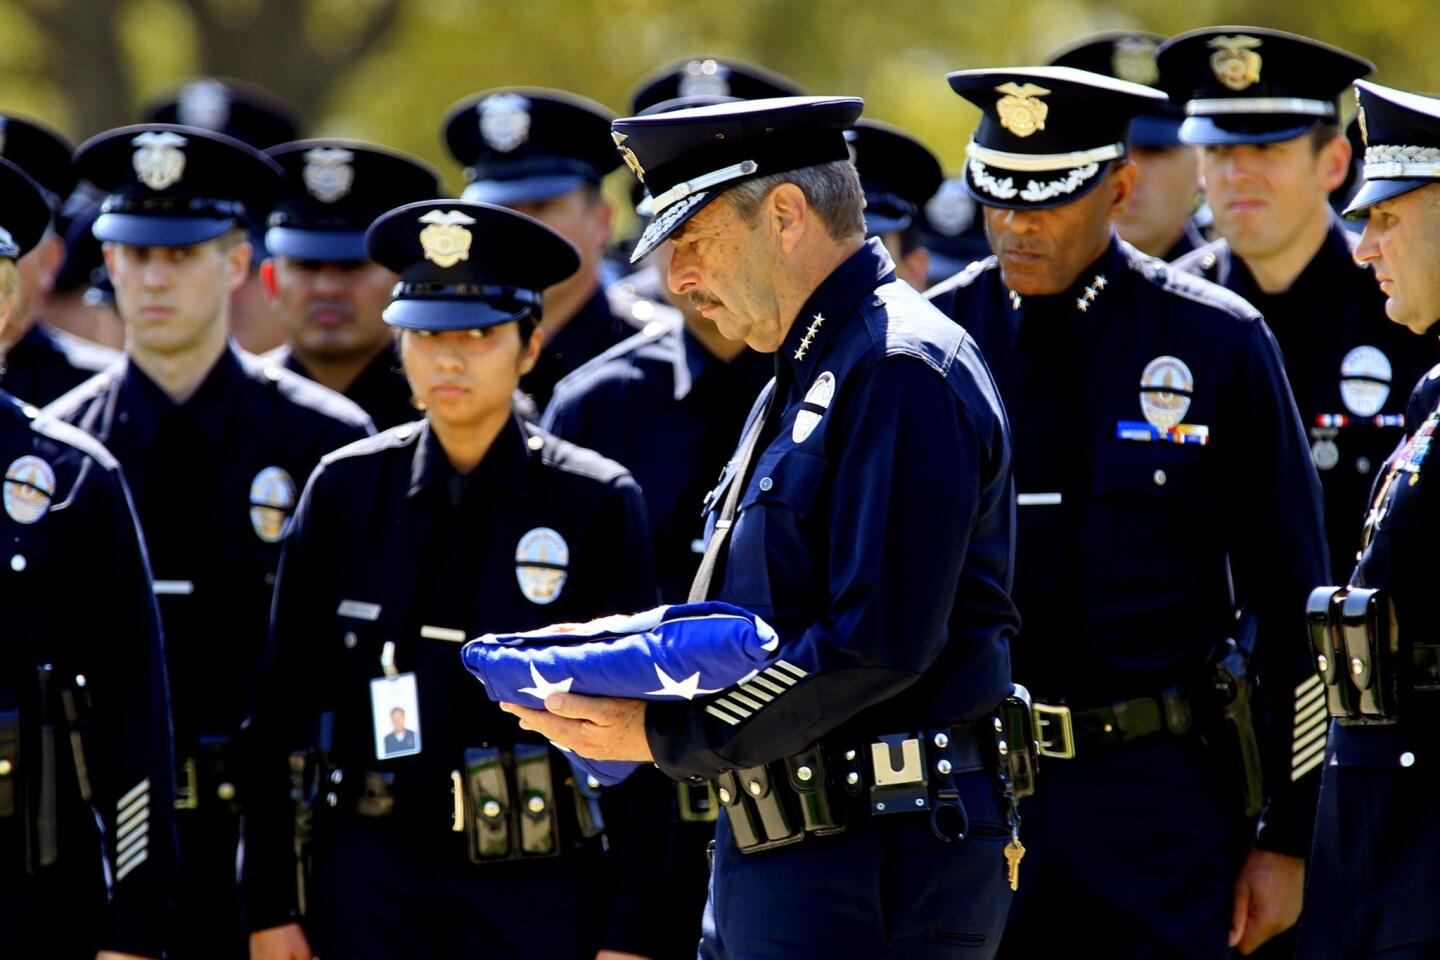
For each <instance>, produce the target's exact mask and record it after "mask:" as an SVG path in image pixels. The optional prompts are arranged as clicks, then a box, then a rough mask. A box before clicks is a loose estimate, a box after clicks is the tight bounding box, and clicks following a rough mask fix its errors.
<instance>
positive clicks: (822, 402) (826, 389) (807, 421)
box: [790, 370, 835, 443]
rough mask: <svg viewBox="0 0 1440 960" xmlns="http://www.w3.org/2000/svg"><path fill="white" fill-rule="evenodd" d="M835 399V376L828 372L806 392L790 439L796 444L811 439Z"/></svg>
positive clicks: (821, 375) (791, 429) (791, 430)
mask: <svg viewBox="0 0 1440 960" xmlns="http://www.w3.org/2000/svg"><path fill="white" fill-rule="evenodd" d="M834 399H835V374H833V373H831V372H830V371H829V370H826V371H825V372H824V373H822V374H820V376H818V377H816V378H815V382H814V383H812V384H811V385H810V389H809V390H807V391H805V399H804V400H802V401H801V402H800V410H799V412H797V413H796V414H795V425H794V426H793V427H791V428H790V439H791V440H792V441H794V442H795V443H804V442H805V441H806V440H807V439H809V437H810V434H812V433H814V432H815V428H816V427H818V426H819V425H820V420H821V419H822V418H823V417H824V416H825V411H826V410H828V409H830V401H831V400H834Z"/></svg>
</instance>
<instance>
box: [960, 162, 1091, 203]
mask: <svg viewBox="0 0 1440 960" xmlns="http://www.w3.org/2000/svg"><path fill="white" fill-rule="evenodd" d="M1109 164H1110V161H1108V160H1106V161H1104V162H1102V163H1101V164H1100V169H1099V170H1097V171H1096V172H1095V173H1094V174H1092V175H1091V176H1090V179H1088V180H1086V181H1084V182H1083V183H1080V184H1078V185H1077V186H1076V187H1075V188H1074V189H1073V190H1069V191H1066V190H1054V189H1053V188H1051V186H1050V185H1051V184H1052V183H1055V182H1057V181H1063V180H1064V179H1065V178H1066V177H1067V176H1068V175H1069V173H1070V171H1069V170H1056V171H1045V172H1040V173H1036V172H1033V171H1026V172H1021V171H1015V170H1002V169H1000V168H999V167H987V168H986V170H987V172H988V173H989V175H990V177H991V178H993V179H994V180H995V181H998V183H997V186H1001V185H1003V184H1005V182H1006V181H1009V183H1010V186H1011V189H1013V193H1012V194H1011V196H1008V197H1003V196H996V195H995V194H993V193H989V192H987V191H985V190H982V189H980V188H979V187H978V186H976V183H975V174H974V172H973V171H972V170H971V169H970V164H968V163H967V164H966V165H965V190H966V191H967V192H968V193H969V194H970V196H971V197H973V198H974V199H975V202H977V203H980V204H983V205H984V206H987V207H999V208H1001V209H1002V210H1046V209H1049V208H1050V207H1059V206H1063V205H1065V204H1067V203H1069V202H1070V201H1072V200H1078V199H1080V198H1081V197H1083V196H1085V194H1087V193H1089V192H1090V191H1091V190H1094V189H1095V188H1096V187H1097V186H1098V185H1099V184H1100V183H1101V181H1103V180H1104V179H1105V174H1106V172H1107V170H1108V169H1109ZM1039 177H1049V178H1050V179H1048V180H1038V178H1039ZM1037 186H1038V187H1039V194H1040V197H1038V198H1036V199H1027V198H1026V196H1025V194H1026V193H1030V192H1032V190H1033V188H1035V187H1037ZM1004 192H1007V193H1010V192H1011V191H1010V190H1005V191H1004ZM1047 194H1048V195H1047Z"/></svg>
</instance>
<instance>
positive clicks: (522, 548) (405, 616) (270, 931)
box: [247, 200, 668, 960]
mask: <svg viewBox="0 0 1440 960" xmlns="http://www.w3.org/2000/svg"><path fill="white" fill-rule="evenodd" d="M367 244H368V248H369V254H370V257H371V259H373V260H375V261H376V262H378V263H381V264H383V265H384V266H386V267H389V268H390V269H391V270H394V271H395V272H396V273H398V274H400V278H401V281H400V283H399V284H398V285H397V286H396V288H395V291H394V299H393V301H392V302H391V304H390V306H389V307H388V308H387V309H386V311H385V314H384V316H385V321H386V322H387V323H389V324H390V325H392V326H394V327H398V328H399V330H400V352H401V360H402V364H403V366H404V370H405V375H406V377H407V378H408V379H409V381H410V386H411V389H412V391H413V393H414V395H415V397H416V398H418V399H419V400H421V401H422V402H423V403H424V406H425V418H424V420H422V421H421V422H419V423H415V424H408V425H404V426H399V427H396V428H393V429H391V430H388V431H386V432H384V433H381V434H380V435H378V436H376V437H373V438H370V439H368V440H365V441H362V442H359V443H355V444H352V445H351V446H349V447H345V448H343V449H341V450H339V451H337V452H335V453H333V454H331V455H330V456H328V457H327V458H325V460H324V461H323V462H322V463H321V465H320V466H319V467H318V468H317V469H316V471H315V473H314V474H313V475H312V476H311V478H310V482H309V484H308V486H307V488H306V491H305V494H304V496H303V498H302V501H301V504H300V506H299V508H298V510H297V512H296V515H295V520H294V526H293V528H292V529H291V531H290V535H289V540H288V542H287V545H286V548H285V556H284V560H283V563H282V567H281V573H280V578H279V582H278V584H277V587H276V601H275V610H274V618H273V623H272V640H271V644H272V649H271V666H272V671H271V679H270V680H269V681H268V682H267V684H266V692H265V693H262V698H261V701H260V704H259V706H258V707H257V715H256V720H255V726H256V730H257V736H258V739H259V742H260V744H261V746H260V748H259V749H260V751H261V756H260V757H259V763H260V766H261V771H260V774H259V777H260V778H262V779H261V782H259V783H257V795H260V796H263V798H264V803H263V809H262V810H260V811H257V815H256V816H255V817H254V818H253V820H252V827H251V834H250V837H249V839H248V841H247V858H248V860H249V864H248V872H249V874H250V876H249V877H248V880H247V888H248V892H249V899H250V909H251V930H252V931H255V932H254V933H253V934H252V952H253V955H254V956H255V957H256V958H308V957H310V956H311V954H310V947H309V944H308V943H307V942H306V937H309V938H311V942H312V943H313V944H314V947H315V949H316V951H317V952H319V953H320V955H321V956H325V957H346V958H366V957H395V956H417V957H418V956H424V957H435V958H445V957H459V956H462V955H463V956H467V957H469V956H481V955H483V956H485V957H494V958H500V957H518V956H521V955H527V956H545V957H554V958H560V960H563V958H583V960H591V958H593V957H597V956H598V957H605V958H619V957H626V956H641V955H647V954H649V953H650V947H649V945H648V944H647V942H646V937H647V936H648V933H647V931H646V929H645V927H646V926H647V924H646V923H645V916H646V912H647V910H646V908H647V905H648V901H647V899H646V898H648V897H651V896H653V893H654V891H655V890H656V889H657V888H658V887H659V886H660V885H661V884H660V881H661V880H662V878H661V876H660V873H661V871H662V869H663V860H662V858H663V854H664V850H663V849H658V848H657V845H658V844H659V842H660V841H658V840H657V839H654V838H658V837H663V836H664V832H665V831H664V827H665V818H666V817H667V804H668V794H667V793H666V792H665V788H664V785H663V783H662V782H661V781H660V780H659V778H658V775H657V776H656V777H655V778H653V779H649V780H646V779H645V778H639V779H638V780H636V782H635V783H634V784H631V783H630V782H628V781H627V783H626V784H625V785H623V786H622V787H619V788H616V789H615V790H614V791H607V795H606V797H605V799H604V800H603V801H602V800H597V799H596V798H595V791H594V788H593V787H591V786H590V785H588V784H586V783H585V782H584V779H583V778H580V779H581V782H580V783H578V784H577V783H576V782H575V780H576V778H575V776H574V775H573V773H572V771H571V768H570V766H569V764H568V762H567V761H566V760H565V759H564V756H563V754H561V753H559V752H558V751H556V750H554V749H553V748H550V747H548V746H547V745H546V744H545V741H544V740H541V739H538V738H537V739H534V740H531V741H523V740H522V741H518V742H517V731H516V730H515V726H514V724H513V722H511V721H510V720H509V718H508V717H504V716H503V715H502V714H500V712H499V710H498V709H497V708H496V707H495V706H494V705H493V704H492V703H490V702H489V700H488V698H486V697H485V696H484V694H483V691H481V690H479V689H477V688H476V687H475V686H474V684H475V681H474V680H473V679H471V678H470V677H469V676H468V674H466V673H465V671H464V670H463V669H462V667H461V663H460V657H459V650H460V641H463V640H465V639H467V638H469V637H473V636H476V635H478V634H481V633H485V632H489V631H497V630H506V631H508V630H525V629H531V628H535V627H539V626H543V625H545V624H550V623H555V622H560V621H579V620H588V619H590V618H592V617H596V616H601V615H605V614H610V613H615V612H617V611H622V610H630V609H639V608H644V607H648V606H653V605H654V604H655V602H656V586H655V579H654V569H653V562H652V558H651V553H650V547H649V538H648V532H647V530H646V527H645V509H644V504H643V501H642V499H641V496H640V491H639V488H638V487H637V486H636V485H635V483H634V481H633V480H632V479H631V478H630V475H629V474H628V473H626V472H625V470H624V469H623V468H622V467H620V466H619V465H617V464H615V463H613V462H611V461H608V460H605V459H603V458H601V457H600V456H599V455H597V454H595V453H592V452H590V451H588V450H583V449H581V448H578V447H574V446H572V445H570V444H567V443H565V442H563V441H560V440H556V439H554V438H553V437H550V436H549V435H547V434H545V433H543V432H541V431H540V430H538V429H537V428H534V427H529V426H526V425H524V424H522V422H521V421H520V420H519V418H517V417H516V415H515V413H514V411H513V410H512V407H511V396H512V394H513V393H514V391H515V388H516V386H517V385H518V383H519V381H520V377H521V376H523V375H524V374H525V373H526V372H527V371H529V370H530V369H531V368H532V367H533V366H534V364H535V360H536V357H537V356H538V354H539V351H540V345H541V339H542V337H541V334H540V332H539V330H538V323H539V320H540V311H541V302H542V301H541V295H542V293H543V291H544V290H545V288H546V287H549V286H551V285H553V284H556V283H559V282H560V281H562V280H564V279H565V278H566V277H568V276H570V275H571V274H572V273H574V272H575V270H576V268H577V266H578V264H579V257H578V255H577V253H576V252H575V249H574V248H573V247H572V246H571V245H570V244H569V243H567V242H566V241H565V240H564V239H562V238H561V237H560V236H559V235H557V234H555V233H554V232H552V231H551V230H550V229H549V228H547V227H545V226H543V225H542V224H540V223H539V222H538V221H535V220H532V219H530V218H529V217H526V216H524V215H521V214H517V213H514V212H512V211H509V210H505V209H503V208H500V207H494V206H490V205H487V204H480V203H466V202H460V201H450V200H443V201H426V202H423V203H414V204H410V205H408V206H404V207H400V208H398V209H395V210H392V211H390V212H389V213H387V214H385V215H384V216H383V217H381V218H380V219H379V220H378V221H376V223H375V224H374V225H373V226H372V227H371V229H370V231H369V234H368V236H367ZM535 683H536V687H537V688H540V689H545V688H546V684H547V681H546V680H545V678H544V677H543V676H538V675H537V676H536V678H535ZM542 695H543V694H542ZM519 736H525V735H524V734H520V735H519ZM306 749H308V750H309V758H310V759H309V763H308V764H305V765H302V763H301V761H300V760H299V758H298V756H297V759H296V761H295V763H294V766H293V768H292V769H294V770H295V771H296V773H295V777H294V779H293V784H294V785H295V786H296V789H295V790H294V792H293V795H294V796H298V797H301V798H302V800H308V801H309V802H310V805H311V806H312V807H313V808H314V810H315V814H314V819H313V836H314V843H313V849H311V850H308V851H306V850H304V849H303V847H302V846H301V845H300V844H297V842H296V840H297V833H296V829H295V825H296V820H297V818H296V816H295V810H296V809H297V807H296V805H295V804H293V803H291V802H290V801H289V800H288V797H289V796H291V795H292V794H291V792H290V791H287V786H286V779H285V775H284V774H285V760H286V757H287V756H288V755H290V754H291V753H292V752H293V751H299V750H306ZM616 801H618V802H616ZM258 805H261V804H257V806H258ZM300 809H302V817H301V819H302V820H303V807H302V808H300ZM301 838H302V839H303V833H302V834H301ZM297 850H299V851H301V852H302V858H301V862H302V863H306V862H307V861H308V865H309V866H310V868H311V869H310V883H309V885H308V890H307V891H306V892H307V893H308V897H304V899H303V900H300V901H299V902H297V898H295V896H294V888H295V886H296V884H295V882H294V879H295V877H296V875H297V872H296V860H295V853H296V851H297ZM647 888H648V889H647ZM302 896H303V894H302ZM301 903H304V904H305V906H306V907H307V908H308V909H307V911H306V916H305V919H304V934H303V935H302V933H301V928H300V926H298V917H299V913H298V908H299V907H300V905H301Z"/></svg>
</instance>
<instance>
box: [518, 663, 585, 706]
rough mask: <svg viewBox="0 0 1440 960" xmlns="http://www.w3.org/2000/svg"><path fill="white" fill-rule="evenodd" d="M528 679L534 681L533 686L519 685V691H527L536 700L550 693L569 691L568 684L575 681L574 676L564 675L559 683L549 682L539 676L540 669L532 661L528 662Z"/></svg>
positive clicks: (542, 698)
mask: <svg viewBox="0 0 1440 960" xmlns="http://www.w3.org/2000/svg"><path fill="white" fill-rule="evenodd" d="M530 679H532V680H534V681H535V686H533V687H521V688H520V692H521V693H528V694H530V696H532V697H534V698H535V699H536V700H544V699H545V698H546V697H548V696H550V694H552V693H569V692H570V685H571V684H572V683H574V682H575V678H574V677H566V678H565V679H564V680H561V681H560V682H559V683H551V682H550V681H549V680H546V679H545V678H544V677H542V676H540V671H539V670H538V669H536V667H535V664H534V663H533V662H532V663H531V664H530Z"/></svg>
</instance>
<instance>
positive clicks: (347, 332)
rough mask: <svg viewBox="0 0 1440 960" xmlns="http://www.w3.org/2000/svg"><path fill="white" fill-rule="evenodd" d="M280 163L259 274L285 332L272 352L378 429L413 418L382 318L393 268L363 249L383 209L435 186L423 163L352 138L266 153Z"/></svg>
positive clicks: (432, 192) (424, 195)
mask: <svg viewBox="0 0 1440 960" xmlns="http://www.w3.org/2000/svg"><path fill="white" fill-rule="evenodd" d="M268 154H269V156H270V158H271V159H272V160H274V161H275V162H276V163H278V164H280V167H281V169H282V170H284V171H285V191H284V193H283V194H282V195H281V198H280V201H279V203H278V204H276V207H275V209H274V210H273V211H271V213H270V218H269V223H270V229H269V230H268V231H267V232H266V234H265V246H266V248H267V249H268V250H269V252H270V258H269V259H268V260H266V261H265V263H263V264H262V265H261V267H260V276H261V279H262V280H263V281H264V283H265V288H266V290H267V291H268V292H269V294H270V298H271V301H272V306H273V308H274V309H275V310H276V311H277V312H278V313H279V315H280V318H281V320H282V321H283V322H284V324H285V330H286V333H287V336H288V340H287V342H286V344H285V346H283V347H280V348H279V349H277V350H275V351H272V352H271V353H270V354H269V356H268V359H270V360H273V361H274V362H276V363H279V364H282V365H284V366H285V367H287V368H289V369H290V370H293V371H294V372H295V373H298V374H300V375H301V376H303V377H309V378H310V379H312V380H315V381H317V382H319V383H322V384H324V385H325V386H327V387H329V388H330V389H332V390H334V391H336V392H337V393H343V394H344V395H345V396H347V397H349V398H350V399H351V400H354V401H355V402H356V403H357V404H359V406H360V408H361V409H363V410H364V411H365V412H366V413H368V414H369V415H370V419H371V420H373V421H375V425H376V427H377V428H379V429H382V430H383V429H385V428H387V427H393V426H396V425H397V424H401V423H408V422H410V421H412V420H415V419H417V418H418V416H419V414H418V413H417V412H416V410H415V407H414V405H413V404H412V403H411V400H410V387H409V385H408V384H407V383H406V382H405V377H404V375H403V374H402V373H401V372H400V358H399V357H398V356H397V355H396V352H395V338H394V337H393V336H392V335H391V333H390V330H389V328H387V327H386V326H385V323H384V321H383V320H381V318H380V314H381V312H382V311H383V310H384V309H385V306H386V305H387V304H388V303H389V302H390V289H391V287H393V286H394V285H395V279H396V278H395V275H394V274H393V273H391V272H390V271H389V270H387V269H385V268H384V267H382V266H380V265H379V264H378V263H375V262H373V261H371V260H368V259H366V257H365V228H366V227H368V226H370V224H371V222H373V221H374V219H375V218H376V217H378V216H380V214H382V213H384V212H385V211H386V210H390V209H392V208H394V207H398V206H401V205H403V204H406V203H412V202H415V201H419V200H430V199H433V198H435V197H437V196H439V194H440V178H439V175H438V174H436V173H435V171H434V170H432V169H431V168H430V167H429V166H428V165H426V164H424V163H422V162H420V161H419V160H416V159H414V158H413V157H407V156H405V155H403V154H400V153H396V152H394V151H391V150H386V149H384V148H383V147H377V146H374V145H372V144H367V143H357V142H355V141H351V140H301V141H298V142H296V143H288V144H283V145H281V146H279V147H274V148H272V149H271V150H269V151H268Z"/></svg>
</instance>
